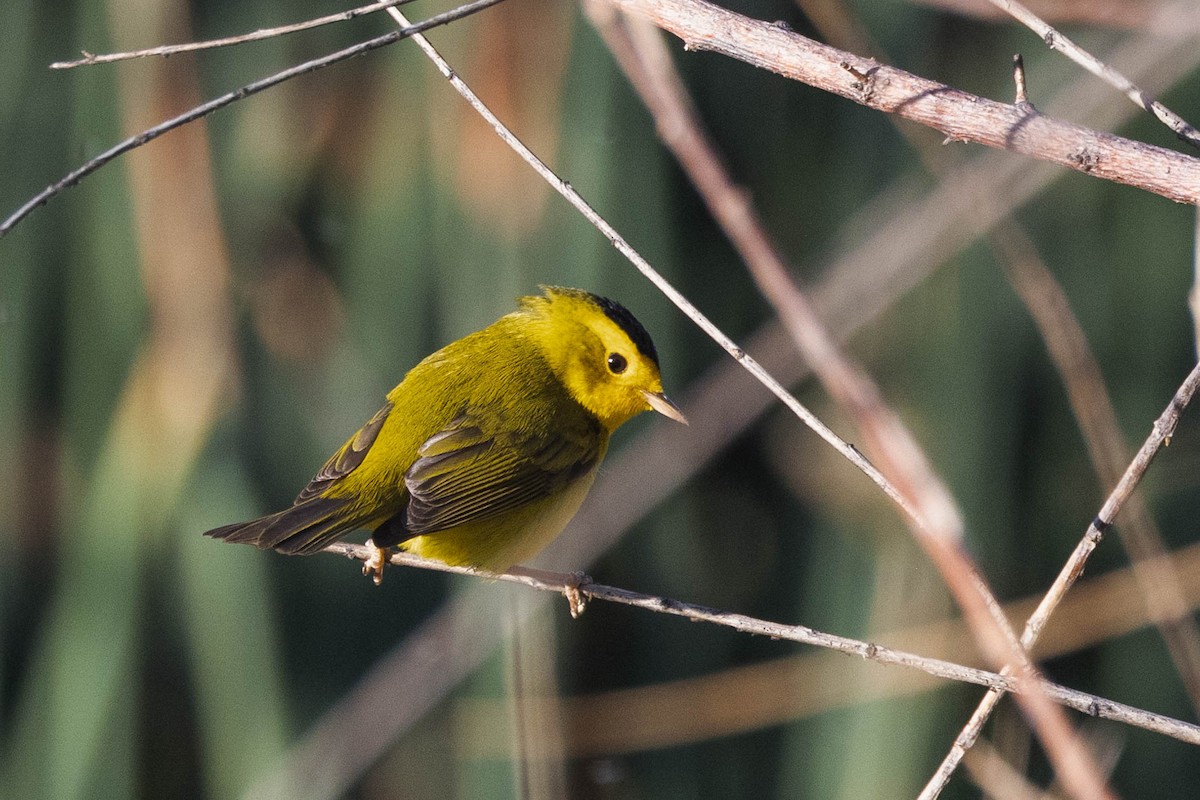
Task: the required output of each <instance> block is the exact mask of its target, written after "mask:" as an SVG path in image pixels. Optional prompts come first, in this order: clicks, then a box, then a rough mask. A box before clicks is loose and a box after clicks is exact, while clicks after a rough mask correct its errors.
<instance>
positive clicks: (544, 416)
mask: <svg viewBox="0 0 1200 800" xmlns="http://www.w3.org/2000/svg"><path fill="white" fill-rule="evenodd" d="M542 289H543V292H544V296H540V297H523V298H521V300H520V306H519V308H518V309H517V310H516V311H514V312H512V313H511V314H506V315H505V316H503V317H501V318H500V319H498V320H497V321H496V322H494V323H492V324H491V325H489V326H488V327H486V328H484V329H483V330H481V331H477V332H475V333H472V334H470V335H468V336H465V337H463V338H462V339H459V340H458V341H456V342H454V343H453V344H449V345H447V346H446V347H443V348H442V349H441V350H439V351H437V352H436V353H434V354H433V355H431V356H429V357H427V358H426V359H425V360H424V361H422V362H421V363H419V364H417V366H415V367H413V369H412V370H410V371H409V373H408V374H407V375H405V376H404V380H403V381H401V382H400V385H399V386H397V387H396V388H395V389H393V390H392V391H391V392H389V393H388V396H387V404H386V405H384V407H383V408H381V409H380V410H379V412H378V413H377V414H375V416H373V417H372V418H371V419H370V421H369V422H367V424H366V425H364V426H363V427H362V428H361V429H360V430H359V431H358V432H357V433H355V434H354V435H353V436H352V437H350V440H349V441H348V442H346V443H345V444H344V445H342V448H341V449H340V450H338V451H337V453H335V454H334V455H333V457H332V458H330V459H329V461H328V462H327V463H326V464H325V466H324V467H322V468H321V471H320V472H318V473H317V475H316V477H314V478H313V479H312V481H310V482H309V484H308V486H306V487H304V490H303V491H302V492H300V495H299V497H297V498H296V501H295V504H294V505H292V507H291V508H288V509H285V510H283V511H280V512H277V513H275V514H270V515H268V516H265V517H260V518H258V519H255V520H251V521H249V522H241V523H238V524H236V525H227V526H225V527H223V528H217V529H215V530H211V531H208V533H207V535H208V536H213V537H216V538H218V539H224V540H226V541H228V542H247V543H250V544H254V545H256V546H258V547H261V548H264V549H265V548H273V549H275V550H278V551H280V552H283V553H296V554H309V553H315V552H317V551H319V550H321V549H322V548H324V547H325V546H326V545H328V544H329V543H331V542H333V541H336V540H337V539H340V538H342V537H343V536H345V535H346V534H348V533H351V532H352V531H354V530H357V529H360V528H367V529H370V530H371V531H372V536H371V539H372V543H373V544H374V546H375V547H377V548H380V549H379V552H378V561H377V562H376V563H375V569H376V579H377V580H378V578H379V576H380V572H379V570H381V569H382V563H383V555H384V552H383V551H384V549H385V548H387V547H391V546H393V545H399V546H400V547H401V548H402V549H404V550H407V551H409V552H411V553H416V554H417V555H421V556H425V557H428V558H435V559H439V560H441V561H444V562H446V563H448V564H454V565H460V566H470V567H476V568H479V569H484V570H488V571H491V572H503V571H505V570H507V569H508V568H509V567H511V566H512V565H514V564H516V563H519V562H521V561H524V560H526V559H528V558H530V557H532V556H533V555H535V554H536V553H537V552H538V551H540V550H541V549H542V548H543V547H545V546H546V545H547V544H549V543H550V541H551V540H552V539H553V538H554V537H555V536H557V535H558V534H559V532H560V531H562V529H563V528H564V527H565V526H566V524H567V523H568V522H569V521H570V520H571V518H572V517H573V516H575V512H576V511H578V510H579V506H580V504H581V503H582V502H583V499H584V497H585V496H586V495H587V492H588V489H589V488H591V485H592V481H593V479H594V478H595V477H596V470H597V468H598V467H599V466H600V462H601V460H602V459H603V458H604V453H605V451H606V450H607V449H608V440H609V437H610V436H611V435H612V433H613V431H615V430H616V429H617V428H618V427H620V425H621V424H622V423H624V422H625V421H626V420H628V419H630V418H631V417H633V416H634V415H636V414H639V413H641V412H643V411H649V410H654V411H658V412H659V413H661V414H665V415H666V416H668V417H670V418H671V419H674V420H678V421H679V422H684V423H686V422H687V420H686V419H685V418H684V416H683V414H682V412H680V410H679V409H678V407H676V405H675V404H674V403H672V402H671V401H670V400H669V399H667V396H666V395H665V394H663V391H662V378H661V377H660V375H659V368H658V355H657V354H656V352H655V350H654V343H653V342H652V341H651V340H650V336H649V334H647V333H646V330H645V328H643V327H642V325H641V324H640V323H639V322H638V321H637V319H635V318H634V316H633V315H632V314H631V313H629V311H628V310H626V309H625V307H624V306H622V305H620V304H619V303H616V302H613V301H612V300H608V299H606V298H603V297H599V296H597V295H594V294H590V293H588V292H584V291H581V290H579V289H566V288H561V287H555V286H544V287H542Z"/></svg>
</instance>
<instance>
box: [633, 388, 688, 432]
mask: <svg viewBox="0 0 1200 800" xmlns="http://www.w3.org/2000/svg"><path fill="white" fill-rule="evenodd" d="M642 394H643V395H644V396H645V398H646V402H647V403H649V404H650V407H651V408H653V409H654V410H655V411H657V412H658V413H660V414H662V415H663V416H664V417H670V418H671V419H673V420H675V421H676V422H682V423H683V424H684V425H687V424H688V421H687V417H685V416H684V415H683V412H682V411H680V410H679V406H677V405H675V404H674V403H672V402H671V400H670V398H668V397H667V396H666V395H665V394H663V393H662V392H648V391H646V390H645V389H643V390H642Z"/></svg>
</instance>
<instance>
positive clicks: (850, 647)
mask: <svg viewBox="0 0 1200 800" xmlns="http://www.w3.org/2000/svg"><path fill="white" fill-rule="evenodd" d="M322 552H326V553H332V554H334V555H340V556H344V557H346V558H351V559H354V560H356V561H361V562H364V563H365V562H366V561H368V560H369V559H371V558H372V557H373V556H374V555H375V550H374V548H371V547H368V546H366V545H361V544H351V543H349V542H335V543H333V544H331V545H329V546H328V547H327V548H325V550H324V551H322ZM388 563H389V564H392V565H395V566H408V567H419V568H422V569H432V570H437V571H439V572H449V573H452V574H455V575H470V576H474V577H481V578H485V579H487V580H490V581H491V580H494V581H502V582H504V583H517V584H521V585H522V586H528V587H530V588H532V589H537V590H539V591H543V592H551V593H554V594H561V595H566V594H568V593H569V592H573V591H578V592H580V593H582V594H583V595H585V596H586V597H587V598H589V599H591V600H603V601H605V602H609V603H617V604H620V605H626V606H632V607H634V608H640V609H643V610H646V611H653V612H655V613H658V614H668V615H671V616H675V617H683V618H684V619H688V620H691V621H693V622H710V623H712V624H714V625H721V626H723V627H726V628H731V629H733V630H736V631H739V632H741V633H749V634H751V635H754V636H767V637H770V638H772V639H782V640H786V641H789V642H797V643H799V644H808V645H813V646H816V647H823V648H826V649H828V650H833V651H835V652H838V653H843V654H845V655H850V656H858V657H859V658H864V659H867V660H869V661H874V662H876V663H879V664H884V665H890V666H900V667H907V668H909V669H916V670H920V671H922V672H925V673H927V674H929V675H933V676H935V677H938V678H945V679H947V680H953V681H960V682H963V683H973V684H975V685H977V686H987V687H990V688H993V689H997V690H999V691H1001V692H1018V691H1020V685H1019V683H1018V682H1017V681H1016V680H1014V679H1013V678H1012V677H1009V676H1005V675H1001V674H998V673H995V672H989V671H988V670H983V669H977V668H975V667H967V666H963V665H962V664H955V663H953V662H950V661H944V660H942V659H937V658H926V657H924V656H920V655H917V654H915V653H909V652H906V651H904V650H897V649H894V648H891V647H886V646H884V645H880V644H874V643H872V642H864V641H861V640H858V639H851V638H849V637H846V636H838V635H837V634H833V633H825V632H824V631H819V630H816V629H814V628H809V627H807V626H804V625H786V624H783V623H779V622H771V621H769V620H763V619H758V618H756V617H751V616H747V615H745V614H734V613H730V612H728V611H721V610H718V609H715V608H709V607H707V606H701V605H696V604H695V603H686V602H683V601H682V600H674V599H671V598H668V597H662V596H657V595H649V594H644V593H642V592H635V591H632V590H630V589H622V588H619V587H616V586H606V585H604V584H600V583H592V582H591V580H590V579H589V578H588V577H587V576H585V575H559V574H556V573H550V572H543V571H540V570H525V569H520V568H517V569H515V570H512V571H509V572H506V573H504V574H502V575H496V574H494V573H488V572H483V571H480V570H476V569H472V568H470V567H454V566H450V565H448V564H444V563H442V562H441V561H434V560H432V559H425V558H420V557H419V556H414V555H412V554H411V553H392V554H391V555H390V556H389V558H388ZM1040 688H1041V690H1042V691H1043V692H1045V695H1046V696H1047V697H1048V698H1050V699H1051V700H1053V701H1054V702H1056V703H1059V704H1060V705H1063V706H1066V707H1067V708H1070V709H1073V710H1075V711H1079V712H1081V713H1083V714H1087V715H1088V716H1092V717H1098V718H1100V719H1107V720H1112V721H1114V722H1121V723H1124V724H1127V725H1133V726H1134V727H1138V728H1144V729H1145V730H1149V731H1153V732H1155V733H1161V734H1163V735H1164V736H1169V737H1171V738H1173V739H1178V740H1180V741H1183V742H1187V743H1188V744H1194V745H1200V725H1193V724H1192V723H1190V722H1184V721H1182V720H1177V719H1172V718H1171V717H1167V716H1164V715H1162V714H1156V713H1154V712H1152V711H1146V710H1144V709H1140V708H1135V707H1133V706H1129V705H1126V704H1124V703H1118V702H1116V701H1114V700H1109V699H1107V698H1104V697H1098V696H1096V695H1092V694H1088V693H1087V692H1080V691H1077V690H1075V689H1069V688H1067V687H1065V686H1060V685H1058V684H1055V683H1050V682H1045V683H1042V684H1041V687H1040Z"/></svg>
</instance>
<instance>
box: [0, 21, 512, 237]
mask: <svg viewBox="0 0 1200 800" xmlns="http://www.w3.org/2000/svg"><path fill="white" fill-rule="evenodd" d="M501 1H502V0H473V1H472V2H470V3H466V4H464V5H461V6H459V7H458V8H454V9H451V10H450V11H446V12H444V13H441V14H438V15H436V16H433V17H430V18H429V19H426V20H423V21H421V22H418V23H416V24H415V25H407V26H405V27H404V28H401V29H400V30H395V31H390V32H389V33H385V34H383V35H382V36H377V37H375V38H374V39H369V40H367V41H365V42H361V43H359V44H356V45H354V46H352V47H347V48H345V49H344V50H338V51H337V52H336V53H330V54H329V55H327V56H322V57H321V58H316V59H313V60H312V61H305V62H304V63H302V64H297V65H296V66H294V67H289V68H288V69H285V70H283V71H282V72H277V73H275V74H274V75H270V76H268V77H266V78H263V79H261V80H258V81H255V82H254V83H249V84H246V85H245V86H243V87H242V88H240V89H236V90H234V91H232V92H229V93H228V94H224V95H221V96H220V97H217V98H215V99H213V100H209V101H208V102H207V103H204V104H203V105H199V106H196V107H195V108H193V109H191V110H190V111H188V112H186V113H183V114H180V115H179V116H177V117H174V118H172V119H169V120H167V121H166V122H163V123H161V124H159V125H155V126H154V127H153V128H149V129H147V130H144V131H142V132H141V133H139V134H138V135H136V136H131V137H130V138H128V139H126V140H125V141H123V142H120V143H118V144H116V145H114V146H113V147H110V148H109V149H108V150H105V151H104V152H103V153H101V154H100V155H98V156H95V157H94V158H92V159H90V160H89V161H87V162H86V163H85V164H83V166H81V167H79V168H78V169H76V170H73V171H72V172H70V173H69V174H68V175H67V176H66V177H64V178H63V179H62V180H60V181H58V182H56V183H53V184H51V185H50V186H47V187H46V188H45V189H43V190H42V191H40V192H38V193H37V194H36V195H34V196H33V197H32V198H30V199H29V200H28V201H26V202H25V204H24V205H22V206H21V207H20V208H18V209H17V210H16V211H14V212H13V213H12V214H10V215H9V216H8V218H7V219H5V220H4V222H2V223H0V237H3V236H4V235H5V234H7V233H8V232H9V231H10V230H12V229H13V227H14V226H15V225H16V224H17V223H18V222H20V221H21V220H23V219H24V218H25V217H27V216H29V214H30V213H31V212H32V211H33V210H34V209H35V208H37V207H38V206H41V205H45V203H46V202H47V201H48V200H50V199H51V198H53V197H54V196H55V195H57V194H59V193H61V192H62V191H64V190H65V189H68V188H70V187H72V186H75V185H76V184H78V183H79V181H81V180H82V179H84V178H86V177H87V176H88V175H91V174H92V173H93V172H95V171H96V170H98V169H100V168H101V167H103V166H104V165H105V164H107V163H109V162H110V161H112V160H113V159H116V158H118V157H120V156H122V155H124V154H125V153H128V152H129V151H130V150H133V149H135V148H138V147H141V146H142V145H144V144H146V143H147V142H149V141H151V140H153V139H157V138H158V137H159V136H162V135H163V134H164V133H166V132H168V131H170V130H174V129H175V128H178V127H180V126H181V125H186V124H187V123H189V122H194V121H195V120H198V119H200V118H202V117H206V116H208V115H209V114H211V113H213V112H214V111H216V110H218V109H221V108H224V107H225V106H227V105H229V104H230V103H234V102H236V101H238V100H242V99H244V98H246V97H249V96H250V95H252V94H258V93H259V92H261V91H263V90H264V89H270V88H271V87H272V86H277V85H279V84H281V83H283V82H284V81H286V80H289V79H291V78H295V77H296V76H298V75H304V74H306V73H309V72H316V71H317V70H319V69H323V68H325V67H328V66H330V65H332V64H337V63H338V62H340V61H345V60H347V59H349V58H354V57H355V56H359V55H362V54H364V53H369V52H371V51H372V50H378V49H379V48H380V47H386V46H387V45H389V44H395V43H396V42H398V41H400V40H402V39H407V38H409V37H410V36H415V35H417V34H419V33H420V32H421V31H426V30H429V29H430V28H435V27H437V26H439V25H445V24H447V23H449V22H454V21H455V20H459V19H462V18H463V17H467V16H470V15H471V14H474V13H476V12H477V11H482V10H483V9H485V8H488V7H489V6H494V5H496V4H497V3H499V2H501ZM389 10H395V9H389Z"/></svg>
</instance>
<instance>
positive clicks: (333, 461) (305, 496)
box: [294, 401, 392, 505]
mask: <svg viewBox="0 0 1200 800" xmlns="http://www.w3.org/2000/svg"><path fill="white" fill-rule="evenodd" d="M391 410H392V403H391V402H390V401H389V402H388V403H387V404H386V405H385V406H384V407H383V408H381V409H379V411H377V412H376V413H375V416H373V417H371V419H370V421H368V422H367V424H366V425H363V426H362V427H361V428H359V429H358V433H356V434H354V435H353V436H351V437H350V441H348V442H346V443H345V444H344V445H342V447H341V449H340V450H338V451H337V452H336V453H334V454H333V455H332V456H331V457H330V459H329V460H328V461H326V462H325V466H323V467H321V471H320V472H318V473H317V474H316V475H315V476H313V479H312V480H311V481H309V482H308V486H305V487H304V488H303V489H302V490H301V491H300V494H299V495H298V496H297V497H296V501H295V503H294V505H300V504H301V503H303V502H304V501H306V500H310V499H312V498H314V497H316V496H318V495H320V494H321V493H322V492H324V491H325V490H326V489H328V488H329V485H330V484H331V483H334V482H335V481H338V480H340V479H341V478H344V477H346V475H348V474H350V472H352V471H353V470H354V468H355V467H357V466H358V465H359V464H361V463H362V462H363V459H364V458H366V457H367V451H368V450H370V449H371V445H373V444H375V438H376V437H377V436H379V430H380V428H382V427H383V423H384V421H386V420H387V417H388V414H389V413H391Z"/></svg>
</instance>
